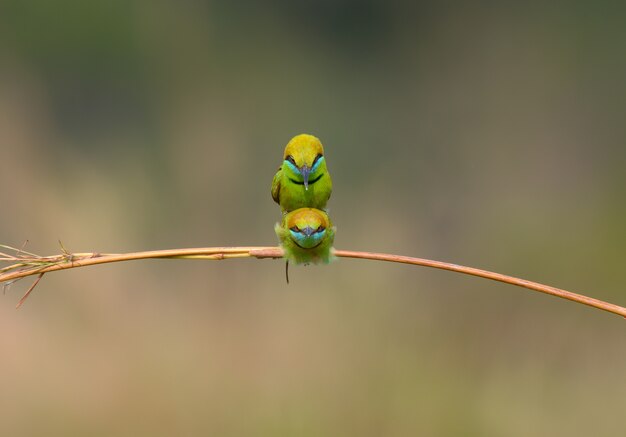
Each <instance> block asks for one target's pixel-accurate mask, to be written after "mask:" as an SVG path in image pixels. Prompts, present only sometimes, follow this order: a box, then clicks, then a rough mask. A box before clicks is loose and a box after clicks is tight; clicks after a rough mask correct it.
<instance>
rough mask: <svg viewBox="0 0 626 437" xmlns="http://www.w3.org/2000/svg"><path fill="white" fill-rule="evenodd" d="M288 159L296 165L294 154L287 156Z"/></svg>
mask: <svg viewBox="0 0 626 437" xmlns="http://www.w3.org/2000/svg"><path fill="white" fill-rule="evenodd" d="M285 159H286V160H287V161H289V162H291V163H292V164H293V165H296V160H295V159H293V156H291V155H289V156H287V157H286V158H285Z"/></svg>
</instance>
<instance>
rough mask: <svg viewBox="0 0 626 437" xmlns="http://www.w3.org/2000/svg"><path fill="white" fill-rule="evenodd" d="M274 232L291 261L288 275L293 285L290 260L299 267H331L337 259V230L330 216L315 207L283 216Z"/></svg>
mask: <svg viewBox="0 0 626 437" xmlns="http://www.w3.org/2000/svg"><path fill="white" fill-rule="evenodd" d="M274 231H276V235H277V236H278V239H279V241H280V245H281V247H282V248H283V252H284V255H283V256H284V257H285V259H286V260H287V264H286V266H285V273H286V275H287V283H289V273H288V269H289V261H292V262H293V263H295V264H309V263H313V264H318V263H323V264H328V263H329V262H330V261H331V260H332V259H333V247H332V246H333V241H334V240H335V228H334V227H333V225H332V223H331V221H330V218H329V217H328V214H326V213H325V212H324V211H321V210H319V209H314V208H300V209H296V210H295V211H292V212H290V213H288V214H286V215H284V216H283V220H282V222H281V223H276V226H274Z"/></svg>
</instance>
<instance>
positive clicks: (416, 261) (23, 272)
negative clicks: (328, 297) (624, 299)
mask: <svg viewBox="0 0 626 437" xmlns="http://www.w3.org/2000/svg"><path fill="white" fill-rule="evenodd" d="M3 247H4V246H3ZM335 255H336V256H337V257H340V258H357V259H369V260H374V261H387V262H395V263H401V264H411V265H416V266H423V267H431V268H436V269H442V270H449V271H452V272H457V273H463V274H466V275H472V276H478V277H480V278H485V279H491V280H494V281H499V282H504V283H506V284H511V285H516V286H519V287H524V288H527V289H530V290H534V291H538V292H541V293H545V294H550V295H552V296H557V297H560V298H562V299H567V300H571V301H573V302H578V303H581V304H583V305H588V306H590V307H593V308H597V309H600V310H604V311H608V312H610V313H613V314H617V315H620V316H622V317H626V308H624V307H621V306H619V305H615V304H612V303H608V302H604V301H602V300H599V299H594V298H592V297H588V296H584V295H581V294H577V293H572V292H571V291H567V290H563V289H560V288H556V287H551V286H549V285H544V284H540V283H538V282H532V281H528V280H525V279H520V278H515V277H513V276H507V275H503V274H500V273H495V272H490V271H487V270H481V269H477V268H474V267H466V266H461V265H458V264H451V263H446V262H442V261H433V260H429V259H423V258H414V257H409V256H402V255H393V254H385V253H373V252H355V251H350V250H336V251H335ZM282 256H283V252H282V249H280V248H279V247H203V248H191V249H170V250H155V251H148V252H133V253H125V254H113V253H112V254H100V253H74V254H72V253H69V252H67V251H65V250H64V253H63V254H62V255H54V256H47V257H40V256H37V255H32V256H31V257H28V256H25V255H22V254H19V256H16V257H14V258H12V259H11V261H17V262H18V264H15V265H14V266H15V268H14V269H13V270H12V271H5V272H4V273H2V274H0V283H6V282H8V281H16V280H18V279H22V278H24V277H27V276H31V275H35V274H39V277H38V278H37V280H36V281H35V283H34V284H33V285H32V286H31V288H29V290H28V291H27V292H26V294H25V295H24V297H23V298H22V299H21V300H20V303H19V304H18V307H19V306H20V305H21V304H22V303H23V301H24V300H25V299H26V298H27V297H28V295H29V294H30V292H31V291H32V289H33V288H34V287H35V286H36V285H37V283H38V282H39V280H41V277H42V276H43V274H44V273H48V272H53V271H57V270H65V269H70V268H77V267H86V266H91V265H96V264H105V263H112V262H123V261H131V260H139V259H159V258H160V259H206V260H223V259H230V258H257V259H266V258H282Z"/></svg>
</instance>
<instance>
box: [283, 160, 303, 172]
mask: <svg viewBox="0 0 626 437" xmlns="http://www.w3.org/2000/svg"><path fill="white" fill-rule="evenodd" d="M285 164H286V165H287V167H289V170H291V172H292V173H294V174H297V175H299V176H302V175H301V174H300V169H299V168H298V167H296V166H295V165H293V163H292V162H291V161H287V160H286V159H285Z"/></svg>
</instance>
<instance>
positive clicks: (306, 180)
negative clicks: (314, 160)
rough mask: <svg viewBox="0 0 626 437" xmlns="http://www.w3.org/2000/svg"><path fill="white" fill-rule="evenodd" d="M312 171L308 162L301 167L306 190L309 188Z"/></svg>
mask: <svg viewBox="0 0 626 437" xmlns="http://www.w3.org/2000/svg"><path fill="white" fill-rule="evenodd" d="M310 172H311V169H310V168H309V167H308V166H307V165H306V164H304V165H303V166H302V167H300V173H301V174H302V178H303V179H304V189H305V190H308V189H309V173H310Z"/></svg>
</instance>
